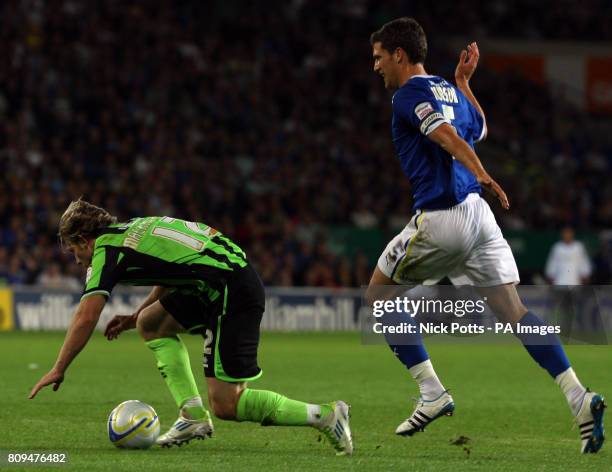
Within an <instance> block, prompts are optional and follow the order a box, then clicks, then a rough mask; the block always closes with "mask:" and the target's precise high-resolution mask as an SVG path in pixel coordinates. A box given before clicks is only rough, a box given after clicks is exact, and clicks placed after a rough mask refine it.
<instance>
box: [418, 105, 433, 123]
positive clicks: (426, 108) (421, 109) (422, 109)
mask: <svg viewBox="0 0 612 472" xmlns="http://www.w3.org/2000/svg"><path fill="white" fill-rule="evenodd" d="M432 111H434V108H433V106H431V103H429V102H423V103H419V104H418V105H417V106H416V107H415V108H414V113H415V114H416V116H417V117H418V118H419V120H422V119H423V118H425V117H426V116H427V115H429V114H430V113H431V112H432Z"/></svg>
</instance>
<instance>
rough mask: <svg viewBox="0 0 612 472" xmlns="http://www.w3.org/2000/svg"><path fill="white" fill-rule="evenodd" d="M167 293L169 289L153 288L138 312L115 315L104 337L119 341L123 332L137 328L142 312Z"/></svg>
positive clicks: (107, 326)
mask: <svg viewBox="0 0 612 472" xmlns="http://www.w3.org/2000/svg"><path fill="white" fill-rule="evenodd" d="M167 291H168V289H167V288H166V287H161V286H156V287H153V289H152V290H151V292H150V293H149V295H148V296H147V298H145V300H144V301H143V302H142V304H141V305H140V306H139V307H138V310H136V311H135V312H134V313H133V314H132V315H115V316H114V317H113V319H112V320H110V321H109V322H108V324H107V325H106V328H105V330H104V336H106V338H107V339H108V340H109V341H111V340H113V339H117V337H118V336H119V335H120V334H121V333H122V332H123V331H127V330H129V329H134V328H136V320H137V319H138V315H140V312H141V311H142V310H144V309H145V308H146V307H148V306H149V305H151V304H153V303H155V302H156V301H157V300H159V299H160V298H161V297H162V295H164V294H165V293H166V292H167Z"/></svg>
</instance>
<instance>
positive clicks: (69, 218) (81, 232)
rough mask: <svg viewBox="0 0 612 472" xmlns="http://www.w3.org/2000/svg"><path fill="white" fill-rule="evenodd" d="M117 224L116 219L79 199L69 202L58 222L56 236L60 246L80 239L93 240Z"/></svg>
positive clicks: (101, 209) (102, 209) (103, 210)
mask: <svg viewBox="0 0 612 472" xmlns="http://www.w3.org/2000/svg"><path fill="white" fill-rule="evenodd" d="M116 222H117V218H116V217H114V216H113V215H111V214H110V213H109V212H108V211H106V210H105V209H104V208H100V207H97V206H95V205H92V204H91V203H89V202H86V201H85V200H83V199H81V198H79V199H78V200H74V201H72V202H70V205H68V208H66V211H65V212H64V214H63V215H62V217H61V218H60V221H59V232H58V236H59V239H60V243H61V244H62V246H65V245H66V244H71V243H76V242H78V241H79V240H80V239H90V238H95V237H97V236H98V235H99V234H100V231H101V230H102V229H104V228H106V227H108V226H109V225H112V224H113V223H116Z"/></svg>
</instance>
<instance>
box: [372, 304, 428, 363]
mask: <svg viewBox="0 0 612 472" xmlns="http://www.w3.org/2000/svg"><path fill="white" fill-rule="evenodd" d="M382 323H383V324H384V325H385V326H393V327H396V328H400V327H406V326H408V325H412V326H414V328H415V330H416V327H417V324H416V322H415V321H414V318H411V317H410V315H408V314H406V313H402V312H393V313H386V314H385V315H384V317H383V319H382ZM385 339H386V340H387V344H388V345H389V347H390V348H391V350H392V351H393V353H394V354H395V356H396V357H397V358H398V359H399V360H400V362H401V363H402V364H404V365H405V366H406V368H407V369H410V368H411V367H413V366H415V365H417V364H420V363H421V362H424V361H426V360H427V359H429V354H427V350H426V349H425V346H424V345H423V338H422V337H421V334H420V333H419V332H418V331H416V332H415V333H414V334H411V333H401V334H388V333H385Z"/></svg>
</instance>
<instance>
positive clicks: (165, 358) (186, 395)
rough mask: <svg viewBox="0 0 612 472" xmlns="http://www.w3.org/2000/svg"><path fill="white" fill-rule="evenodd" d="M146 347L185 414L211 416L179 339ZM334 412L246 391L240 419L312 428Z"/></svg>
mask: <svg viewBox="0 0 612 472" xmlns="http://www.w3.org/2000/svg"><path fill="white" fill-rule="evenodd" d="M146 345H147V346H148V347H149V349H151V350H152V351H153V353H154V354H155V358H156V359H157V368H158V369H159V371H160V373H161V375H162V377H163V378H164V380H165V381H166V385H168V389H170V393H172V396H173V397H174V401H175V402H176V404H177V405H178V407H179V408H181V414H184V415H186V416H189V418H191V419H194V420H201V419H204V418H206V417H207V416H208V414H207V411H206V410H205V409H204V406H203V405H202V399H201V398H200V394H199V392H198V387H197V386H196V382H195V379H194V377H193V372H192V371H191V364H190V362H189V354H188V353H187V348H186V347H185V345H184V344H183V341H181V339H180V338H179V337H178V336H172V337H167V338H159V339H154V340H152V341H147V342H146ZM332 411H333V409H332V407H331V406H330V405H327V404H325V405H313V404H311V403H304V402H299V401H297V400H291V399H290V398H287V397H285V396H283V395H280V394H278V393H274V392H269V391H266V390H251V389H249V388H247V389H245V390H244V391H243V392H242V394H241V395H240V399H239V400H238V408H237V412H236V419H237V420H238V421H254V422H257V423H261V424H262V425H283V426H312V425H316V424H317V423H318V422H319V421H320V420H321V418H322V417H325V416H327V415H328V414H329V413H331V412H332Z"/></svg>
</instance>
